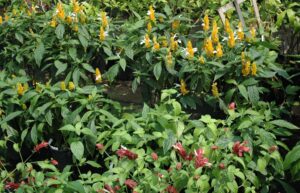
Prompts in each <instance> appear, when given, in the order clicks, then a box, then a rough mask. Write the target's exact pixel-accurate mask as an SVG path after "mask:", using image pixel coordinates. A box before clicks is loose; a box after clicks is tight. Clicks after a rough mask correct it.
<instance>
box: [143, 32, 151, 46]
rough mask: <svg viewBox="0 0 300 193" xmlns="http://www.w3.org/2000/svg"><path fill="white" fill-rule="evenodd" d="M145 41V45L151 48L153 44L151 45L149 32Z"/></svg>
mask: <svg viewBox="0 0 300 193" xmlns="http://www.w3.org/2000/svg"><path fill="white" fill-rule="evenodd" d="M144 41H145V47H146V48H150V46H151V45H150V38H149V35H148V34H146V35H145V37H144Z"/></svg>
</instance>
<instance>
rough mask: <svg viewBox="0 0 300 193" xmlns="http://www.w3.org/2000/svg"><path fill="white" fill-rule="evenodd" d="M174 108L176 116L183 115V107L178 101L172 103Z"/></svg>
mask: <svg viewBox="0 0 300 193" xmlns="http://www.w3.org/2000/svg"><path fill="white" fill-rule="evenodd" d="M172 106H173V109H174V114H175V116H178V115H180V113H181V105H180V103H179V102H177V101H173V102H172Z"/></svg>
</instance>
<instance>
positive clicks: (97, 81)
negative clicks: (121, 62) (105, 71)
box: [95, 68, 102, 84]
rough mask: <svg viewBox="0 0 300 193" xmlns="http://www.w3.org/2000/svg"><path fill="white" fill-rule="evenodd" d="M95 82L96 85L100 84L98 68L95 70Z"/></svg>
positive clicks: (100, 77)
mask: <svg viewBox="0 0 300 193" xmlns="http://www.w3.org/2000/svg"><path fill="white" fill-rule="evenodd" d="M95 82H96V83H97V84H98V83H102V75H101V72H100V70H99V68H96V70H95Z"/></svg>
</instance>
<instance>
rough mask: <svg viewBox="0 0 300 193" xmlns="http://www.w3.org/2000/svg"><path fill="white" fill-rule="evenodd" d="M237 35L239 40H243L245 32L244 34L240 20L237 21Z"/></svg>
mask: <svg viewBox="0 0 300 193" xmlns="http://www.w3.org/2000/svg"><path fill="white" fill-rule="evenodd" d="M237 35H238V38H239V40H240V41H243V40H244V38H245V34H244V29H243V26H242V22H239V25H238V33H237Z"/></svg>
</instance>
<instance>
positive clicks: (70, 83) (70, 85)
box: [68, 82, 75, 91]
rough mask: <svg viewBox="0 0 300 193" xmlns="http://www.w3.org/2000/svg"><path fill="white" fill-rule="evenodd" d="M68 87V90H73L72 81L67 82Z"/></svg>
mask: <svg viewBox="0 0 300 193" xmlns="http://www.w3.org/2000/svg"><path fill="white" fill-rule="evenodd" d="M68 89H69V90H70V91H73V90H75V84H74V83H73V82H69V84H68Z"/></svg>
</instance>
